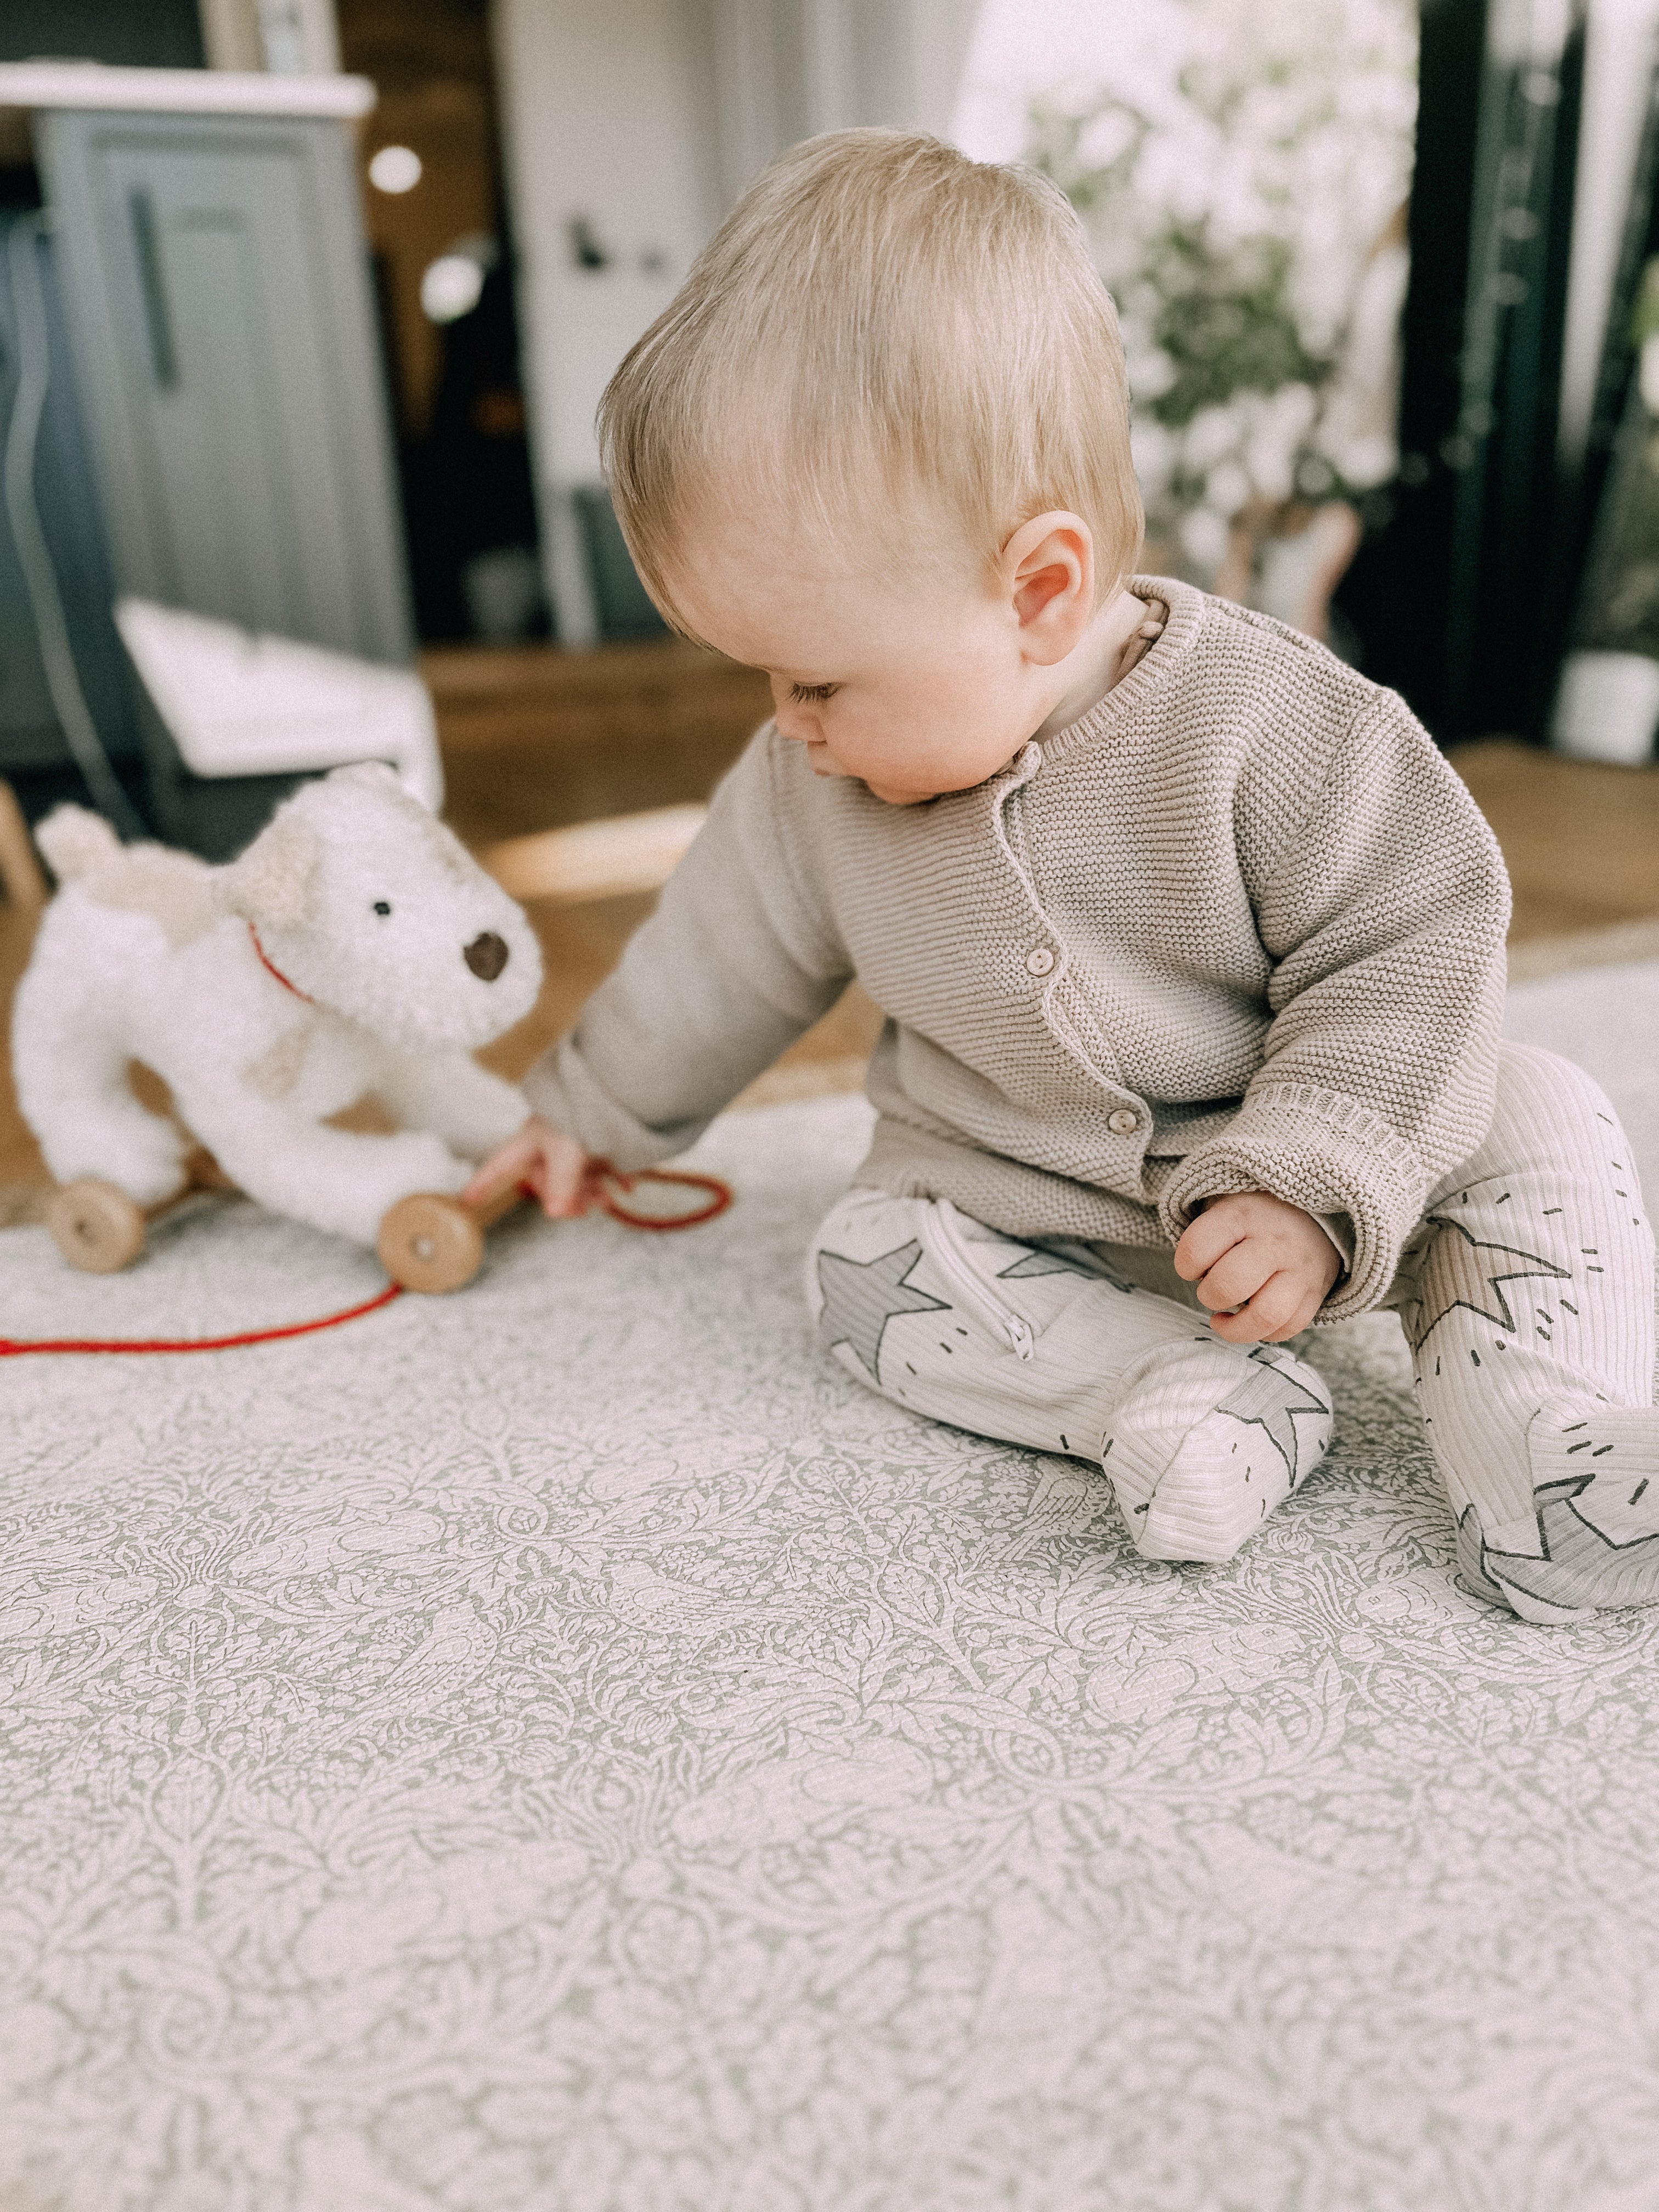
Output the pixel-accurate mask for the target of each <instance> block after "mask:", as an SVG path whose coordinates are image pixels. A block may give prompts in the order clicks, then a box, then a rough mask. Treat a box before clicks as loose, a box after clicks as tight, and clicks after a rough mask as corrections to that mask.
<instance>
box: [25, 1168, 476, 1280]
mask: <svg viewBox="0 0 1659 2212" xmlns="http://www.w3.org/2000/svg"><path fill="white" fill-rule="evenodd" d="M228 1188H231V1186H230V1185H229V1184H228V1182H226V1180H225V1178H224V1176H222V1175H221V1174H220V1173H219V1172H218V1170H217V1168H216V1165H215V1164H214V1163H212V1162H210V1161H206V1160H204V1161H201V1162H192V1163H191V1176H190V1180H189V1181H188V1182H186V1184H185V1188H184V1189H183V1190H181V1191H180V1192H179V1194H177V1196H175V1197H173V1198H170V1199H167V1200H165V1201H164V1202H163V1203H162V1204H161V1205H160V1206H149V1207H148V1208H146V1207H144V1206H140V1205H139V1204H138V1202H137V1200H136V1199H132V1198H129V1197H128V1195H127V1194H126V1192H125V1191H124V1190H121V1189H118V1188H117V1186H116V1185H115V1184H114V1183H112V1182H103V1181H101V1180H100V1178H99V1177H98V1176H80V1177H79V1178H78V1179H77V1180H76V1182H70V1183H65V1184H64V1186H63V1188H61V1189H59V1190H56V1191H54V1192H53V1193H52V1198H51V1200H50V1201H49V1203H48V1205H47V1207H46V1226H47V1228H48V1229H50V1230H51V1231H52V1239H53V1241H54V1243H56V1244H57V1247H58V1250H59V1251H60V1252H61V1253H62V1254H63V1255H64V1258H65V1259H66V1260H67V1261H69V1263H70V1267H78V1268H79V1269H80V1270H81V1272H82V1273H83V1274H88V1275H113V1274H117V1273H119V1272H120V1270H121V1269H122V1268H123V1267H131V1265H132V1263H133V1261H135V1260H136V1259H137V1257H138V1255H139V1254H140V1253H141V1252H142V1251H143V1249H144V1237H145V1234H146V1232H147V1231H148V1229H149V1224H150V1223H151V1222H152V1221H155V1220H157V1219H159V1218H160V1217H161V1215H162V1214H164V1213H168V1212H171V1211H172V1209H173V1207H174V1206H178V1205H179V1204H180V1203H181V1202H182V1201H183V1200H185V1198H187V1197H189V1196H190V1194H191V1192H192V1191H197V1190H224V1189H228ZM519 1199H520V1192H519V1191H518V1190H517V1189H509V1190H505V1191H503V1192H502V1193H501V1195H500V1196H499V1197H497V1198H495V1199H493V1200H491V1201H490V1203H489V1205H488V1206H476V1207H475V1206H463V1205H462V1204H461V1201H460V1200H459V1198H445V1197H442V1196H441V1195H440V1194H438V1193H437V1192H435V1191H416V1193H415V1194H413V1195H412V1196H411V1197H409V1198H400V1199H399V1200H398V1203H397V1204H396V1205H395V1206H390V1207H388V1208H387V1210H386V1214H385V1215H384V1217H383V1218H382V1219H381V1222H380V1240H379V1244H378V1248H377V1249H379V1252H380V1263H381V1265H382V1266H383V1267H385V1269H386V1273H387V1274H388V1275H390V1276H391V1278H392V1281H393V1282H394V1283H397V1284H398V1285H400V1286H401V1287H402V1288H403V1289H404V1290H406V1291H423V1292H425V1293H426V1294H427V1295H428V1296H432V1295H435V1294H437V1293H440V1292H441V1291H459V1289H461V1287H462V1286H463V1285H465V1284H467V1283H470V1282H471V1280H472V1278H473V1277H474V1275H476V1274H477V1272H478V1269H479V1267H481V1266H482V1264H483V1239H484V1231H485V1230H486V1229H488V1228H489V1226H490V1225H491V1224H492V1223H494V1222H496V1221H499V1220H500V1219H501V1216H502V1215H503V1214H504V1213H507V1212H511V1210H512V1209H513V1206H516V1205H517V1204H518V1202H519Z"/></svg>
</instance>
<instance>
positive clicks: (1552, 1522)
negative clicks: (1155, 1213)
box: [806, 1045, 1659, 1622]
mask: <svg viewBox="0 0 1659 2212" xmlns="http://www.w3.org/2000/svg"><path fill="white" fill-rule="evenodd" d="M806 1273H807V1297H808V1303H809V1305H810V1307H811V1311H812V1314H813V1316H814V1318H815V1320H816V1322H817V1327H818V1331H819V1334H820V1337H821V1340H823V1343H824V1345H825V1346H826V1347H827V1349H828V1350H829V1352H830V1353H831V1355H832V1357H834V1358H836V1359H837V1360H838V1361H839V1362H840V1364H842V1366H844V1367H845V1368H846V1369H847V1370H848V1373H849V1374H852V1375H854V1376H857V1378H858V1379H859V1380H860V1382H861V1383H865V1384H866V1386H868V1387H870V1388H872V1389H878V1390H880V1391H881V1392H883V1393H884V1395H887V1396H889V1397H890V1398H893V1399H895V1400H896V1401H898V1402H899V1403H900V1404H902V1405H905V1406H908V1407H913V1408H914V1409H915V1411H916V1412H918V1413H926V1414H928V1415H930V1416H931V1417H933V1419H939V1420H944V1421H949V1422H951V1423H952V1424H954V1425H957V1427H960V1428H965V1429H971V1430H973V1431H976V1432H977V1433H979V1434H981V1435H984V1436H992V1437H1002V1438H1006V1440H1007V1441H1009V1442H1010V1443H1018V1444H1021V1445H1024V1446H1027V1447H1029V1448H1032V1449H1037V1450H1041V1451H1051V1452H1062V1453H1066V1454H1069V1455H1073V1456H1075V1457H1078V1458H1081V1459H1085V1460H1091V1461H1094V1462H1097V1463H1100V1464H1103V1466H1104V1468H1105V1471H1106V1473H1107V1474H1109V1476H1110V1477H1111V1479H1112V1483H1113V1488H1114V1492H1115V1497H1116V1499H1117V1503H1118V1504H1119V1506H1120V1508H1121V1510H1122V1512H1123V1515H1124V1518H1125V1521H1126V1522H1127V1526H1128V1528H1129V1533H1130V1534H1131V1537H1132V1538H1133V1540H1134V1541H1135V1542H1136V1543H1137V1545H1138V1546H1139V1548H1140V1549H1141V1550H1142V1551H1144V1552H1146V1553H1147V1554H1148V1555H1149V1556H1152V1557H1157V1558H1164V1559H1170V1558H1187V1559H1225V1558H1228V1557H1231V1554H1232V1553H1233V1552H1234V1551H1236V1550H1237V1548H1238V1546H1239V1544H1240V1543H1242V1542H1243V1541H1245V1539H1246V1538H1247V1537H1248V1536H1249V1534H1250V1533H1251V1532H1252V1531H1253V1530H1254V1528H1256V1527H1258V1526H1259V1525H1260V1523H1261V1520H1262V1519H1263V1518H1265V1516H1266V1515H1267V1512H1268V1511H1270V1510H1272V1508H1273V1506H1274V1505H1276V1504H1278V1503H1279V1501H1280V1499H1281V1498H1285V1497H1286V1496H1288V1495H1289V1494H1290V1493H1291V1491H1292V1490H1294V1489H1296V1488H1297V1486H1299V1485H1300V1483H1301V1481H1302V1480H1303V1479H1304V1477H1305V1476H1306V1474H1308V1473H1309V1471H1310V1468H1312V1467H1313V1466H1315V1465H1316V1464H1317V1462H1318V1460H1319V1458H1320V1457H1321V1455H1322V1452H1323V1449H1324V1448H1325V1445H1326V1443H1328V1440H1329V1436H1330V1431H1331V1421H1330V1413H1329V1401H1328V1393H1326V1392H1325V1390H1324V1389H1323V1386H1322V1383H1321V1382H1320V1380H1319V1377H1318V1375H1317V1373H1316V1370H1314V1369H1313V1368H1310V1367H1309V1366H1307V1365H1305V1364H1304V1363H1303V1361H1302V1360H1301V1359H1300V1358H1297V1357H1293V1356H1292V1354H1291V1352H1290V1351H1289V1350H1288V1349H1287V1348H1286V1347H1284V1346H1255V1347H1245V1346H1232V1345H1227V1344H1225V1343H1223V1342H1222V1340H1220V1339H1219V1338H1218V1337H1215V1336H1214V1335H1212V1334H1211V1333H1210V1332H1209V1330H1208V1329H1207V1328H1206V1326H1205V1323H1204V1319H1203V1316H1202V1315H1201V1313H1200V1311H1199V1310H1197V1309H1196V1304H1195V1301H1194V1296H1193V1293H1192V1291H1191V1289H1190V1287H1189V1286H1188V1285H1185V1284H1183V1283H1182V1281H1181V1279H1180V1278H1179V1277H1178V1276H1177V1275H1176V1273H1175V1270H1174V1267H1173V1265H1172V1264H1171V1259H1170V1254H1169V1253H1168V1252H1167V1251H1148V1250H1145V1249H1139V1248H1137V1247H1129V1246H1121V1245H1106V1244H1081V1243H1070V1242H1066V1241H1063V1240H1045V1241H1042V1242H1031V1241H1022V1240H1020V1239H1018V1238H1014V1237H1007V1236H1006V1235H1004V1234H1003V1233H1002V1232H1000V1231H997V1230H994V1229H991V1228H987V1226H985V1225H983V1224H981V1223H980V1222H977V1221H974V1220H972V1219H970V1218H968V1217H967V1216H965V1215H963V1214H961V1213H959V1212H957V1210H956V1209H955V1208H954V1207H952V1206H951V1205H950V1204H949V1202H948V1201H947V1200H932V1199H899V1198H892V1197H890V1196H889V1195H888V1194H886V1193H885V1192H883V1191H877V1190H870V1189H865V1188H857V1187H855V1188H854V1189H852V1190H850V1191H849V1192H848V1194H847V1195H846V1197H845V1198H844V1199H842V1201H841V1202H840V1204H839V1205H838V1206H836V1208H835V1209H834V1211H833V1212H831V1213H830V1214H829V1218H827V1220H825V1222H824V1223H823V1226H822V1227H821V1228H820V1230H819V1231H818V1234H817V1237H816V1239H815V1240H814V1243H813V1246H812V1249H811V1254H810V1255H809V1258H808V1262H807V1270H806ZM1383 1304H1385V1305H1386V1306H1388V1307H1389V1308H1391V1309H1392V1310H1394V1311H1395V1312H1396V1313H1398V1315H1399V1316H1400V1319H1401V1324H1402V1326H1403V1328H1404V1329H1405V1332H1406V1336H1407V1341H1408V1343H1409V1344H1410V1346H1411V1348H1412V1354H1413V1371H1414V1384H1413V1388H1414V1393H1415V1395H1416V1397H1417V1400H1418V1404H1419V1411H1420V1412H1421V1413H1422V1415H1423V1418H1424V1420H1425V1425H1426V1430H1427V1436H1428V1439H1429V1442H1430V1444H1431V1448H1432V1450H1433V1454H1434V1458H1435V1462H1436V1465H1437V1468H1438V1469H1439V1472H1440V1475H1441V1478H1442V1480H1443V1483H1444V1485H1445V1488H1446V1491H1447V1492H1448V1494H1449V1499H1450V1503H1451V1507H1452V1512H1453V1516H1454V1520H1455V1530H1456V1547H1457V1559H1458V1565H1459V1568H1460V1569H1461V1572H1462V1579H1463V1581H1464V1582H1465V1583H1466V1584H1467V1585H1468V1587H1469V1588H1470V1589H1473V1590H1474V1591H1475V1592H1476V1593H1477V1594H1479V1595H1480V1596H1482V1597H1484V1598H1486V1599H1487V1600H1489V1601H1492V1602H1494V1603H1498V1604H1503V1605H1507V1606H1508V1607H1510V1610H1511V1611H1513V1612H1514V1613H1518V1614H1519V1615H1521V1617H1522V1618H1523V1619H1526V1620H1534V1621H1541V1622H1555V1621H1563V1620H1572V1619H1574V1618H1576V1617H1577V1616H1578V1615H1580V1614H1582V1613H1586V1612H1589V1611H1591V1610H1594V1609H1595V1608H1597V1607H1607V1606H1620V1605H1637V1604H1645V1603H1650V1602H1656V1601H1659V1411H1656V1409H1655V1407H1654V1403H1653V1397H1654V1381H1655V1376H1654V1243H1653V1236H1652V1232H1651V1231H1650V1228H1649V1226H1648V1223H1647V1220H1646V1218H1645V1210H1644V1206H1643V1202H1642V1194H1641V1190H1640V1188H1639V1185H1638V1181H1637V1177H1636V1174H1635V1170H1634V1167H1633V1164H1632V1159H1631V1154H1630V1149H1629V1146H1628V1145H1627V1143H1626V1139H1625V1135H1624V1132H1623V1131H1622V1130H1621V1129H1620V1126H1619V1121H1618V1118H1617V1116H1616V1115H1614V1113H1613V1109H1612V1107H1611V1106H1610V1104H1609V1103H1608V1102H1607V1098H1606V1097H1604V1096H1603V1094H1602V1092H1601V1091H1600V1089H1599V1088H1598V1087H1597V1086H1596V1085H1595V1084H1594V1083H1593V1082H1592V1081H1591V1080H1590V1079H1589V1076H1587V1075H1586V1074H1584V1073H1583V1071H1582V1070H1581V1069H1579V1068H1577V1067H1575V1066H1572V1065H1571V1062H1569V1061H1567V1060H1561V1059H1559V1058H1558V1057H1557V1056H1556V1055H1555V1054H1553V1053H1547V1052H1541V1051H1538V1050H1535V1049H1534V1048H1529V1047H1525V1046H1516V1045H1505V1046H1504V1048H1503V1051H1502V1055H1501V1060H1500V1066H1499V1076H1498V1098H1497V1109H1496V1112H1495V1113H1494V1115H1493V1118H1492V1127H1491V1129H1490V1130H1489V1132H1488V1133H1487V1136H1486V1141H1485V1142H1484V1143H1483V1144H1482V1145H1481V1146H1480V1149H1479V1151H1478V1152H1475V1153H1474V1156H1473V1157H1472V1158H1469V1159H1468V1160H1466V1161H1464V1162H1463V1163H1462V1165H1461V1166H1460V1167H1459V1168H1458V1169H1457V1170H1456V1171H1455V1173H1454V1174H1452V1175H1449V1176H1446V1177H1444V1178H1443V1180H1442V1181H1441V1182H1439V1183H1438V1184H1437V1186H1436V1187H1435V1188H1433V1189H1432V1190H1431V1192H1430V1193H1429V1195H1428V1200H1427V1203H1426V1205H1425V1208H1424V1213H1423V1218H1422V1220H1421V1222H1420V1223H1419V1226H1418V1228H1417V1230H1416V1231H1415V1232H1414V1234H1413V1236H1412V1237H1411V1238H1410V1239H1409V1240H1408V1242H1407V1245H1406V1248H1405V1250H1404V1252H1403V1254H1402V1255H1401V1265H1400V1268H1399V1272H1398V1273H1397V1275H1396V1277H1395V1281H1394V1283H1393V1285H1391V1287H1390V1290H1389V1294H1388V1297H1387V1298H1386V1299H1385V1300H1384V1301H1383ZM1317 1343H1318V1336H1317V1332H1313V1333H1311V1334H1310V1336H1309V1337H1307V1338H1304V1339H1302V1340H1299V1345H1298V1349H1299V1350H1305V1349H1307V1348H1309V1347H1310V1346H1311V1347H1312V1356H1313V1357H1314V1358H1317ZM1166 1501H1167V1502H1166Z"/></svg>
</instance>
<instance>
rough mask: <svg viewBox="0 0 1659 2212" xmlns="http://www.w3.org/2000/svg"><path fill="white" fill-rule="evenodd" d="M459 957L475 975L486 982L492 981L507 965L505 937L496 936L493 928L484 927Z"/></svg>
mask: <svg viewBox="0 0 1659 2212" xmlns="http://www.w3.org/2000/svg"><path fill="white" fill-rule="evenodd" d="M461 957H462V959H463V960H465V963H466V964H467V966H468V967H469V968H470V969H471V970H472V972H473V974H474V975H481V976H482V977H483V980H484V981H485V982H486V983H493V982H494V981H495V978H496V977H497V976H498V975H500V974H501V970H502V969H503V968H505V967H506V965H507V939H505V938H504V937H497V936H496V934H495V931H494V930H493V929H486V930H484V931H483V932H482V933H480V934H479V935H478V936H477V937H475V938H474V939H473V940H472V942H471V945H468V946H467V948H466V950H465V951H464V952H463V953H462V955H461Z"/></svg>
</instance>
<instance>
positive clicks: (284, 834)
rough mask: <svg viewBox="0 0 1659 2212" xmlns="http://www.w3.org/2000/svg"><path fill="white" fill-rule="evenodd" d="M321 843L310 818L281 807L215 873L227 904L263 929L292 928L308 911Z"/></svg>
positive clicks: (236, 912)
mask: <svg viewBox="0 0 1659 2212" xmlns="http://www.w3.org/2000/svg"><path fill="white" fill-rule="evenodd" d="M322 849H323V848H322V840H321V839H320V838H319V836H318V835H317V832H316V831H315V830H314V829H313V828H312V827H311V824H310V823H308V822H307V821H305V820H303V819H302V818H301V817H300V816H299V815H297V814H294V813H290V812H289V811H287V809H284V810H283V812H282V813H280V814H279V815H277V817H276V819H275V821H273V822H271V823H270V824H269V825H268V826H267V827H266V828H265V829H262V830H261V831H260V832H259V835H258V836H257V837H256V838H255V839H254V841H253V842H252V844H251V845H250V846H249V847H248V848H247V850H246V853H244V854H242V856H241V858H240V860H234V861H233V862H232V863H231V865H230V866H229V867H228V868H227V869H226V870H225V872H224V873H223V875H222V876H221V878H219V895H220V897H221V898H222V901H223V902H224V905H225V907H226V908H227V910H228V912H230V913H231V914H240V915H241V916H242V917H243V918H244V920H245V921H251V922H253V923H254V924H255V925H256V926H257V925H258V924H259V923H261V922H263V923H264V926H265V927H267V928H269V929H295V928H297V927H299V925H300V924H301V922H302V921H305V920H306V919H307V916H308V915H309V914H310V911H311V886H312V878H313V876H314V875H315V873H316V870H317V862H318V859H319V856H320V854H321V853H322Z"/></svg>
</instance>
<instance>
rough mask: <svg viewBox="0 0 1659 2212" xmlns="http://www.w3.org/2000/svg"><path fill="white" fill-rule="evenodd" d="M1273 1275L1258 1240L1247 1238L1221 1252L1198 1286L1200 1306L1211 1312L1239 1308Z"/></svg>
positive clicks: (1270, 1265)
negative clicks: (1227, 1250)
mask: <svg viewBox="0 0 1659 2212" xmlns="http://www.w3.org/2000/svg"><path fill="white" fill-rule="evenodd" d="M1273 1273H1274V1267H1273V1261H1272V1259H1271V1258H1269V1257H1268V1255H1267V1254H1266V1253H1264V1252H1263V1250H1262V1249H1261V1243H1260V1241H1259V1239H1256V1238H1254V1237H1247V1238H1246V1239H1245V1240H1244V1242H1243V1243H1242V1244H1235V1245H1234V1246H1233V1248H1232V1249H1231V1251H1230V1252H1224V1253H1223V1255H1221V1257H1220V1259H1218V1261H1216V1263H1215V1265H1214V1267H1212V1268H1211V1269H1210V1271H1209V1273H1207V1274H1206V1276H1205V1278H1204V1279H1203V1281H1202V1282H1201V1283H1200V1285H1199V1286H1198V1297H1199V1303H1200V1305H1206V1306H1208V1307H1209V1308H1210V1309H1211V1310H1212V1311H1217V1310H1223V1309H1227V1308H1231V1307H1233V1306H1242V1305H1243V1303H1244V1301H1245V1299H1246V1298H1253V1297H1255V1294H1256V1292H1257V1291H1259V1290H1260V1289H1261V1286H1262V1285H1263V1284H1264V1283H1266V1282H1267V1281H1268V1279H1270V1278H1271V1277H1272V1275H1273Z"/></svg>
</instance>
